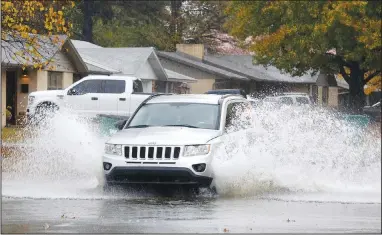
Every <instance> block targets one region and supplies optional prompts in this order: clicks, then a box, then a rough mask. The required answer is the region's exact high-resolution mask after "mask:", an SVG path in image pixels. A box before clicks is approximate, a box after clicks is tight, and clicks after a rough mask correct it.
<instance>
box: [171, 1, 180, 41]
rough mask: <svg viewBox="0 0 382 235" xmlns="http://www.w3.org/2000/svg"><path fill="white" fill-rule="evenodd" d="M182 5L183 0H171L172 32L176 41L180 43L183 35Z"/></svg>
mask: <svg viewBox="0 0 382 235" xmlns="http://www.w3.org/2000/svg"><path fill="white" fill-rule="evenodd" d="M181 7H182V0H171V23H170V33H171V36H172V37H173V38H174V43H175V44H176V43H178V42H179V41H180V37H181V28H180V23H179V20H180V19H179V16H180V8H181Z"/></svg>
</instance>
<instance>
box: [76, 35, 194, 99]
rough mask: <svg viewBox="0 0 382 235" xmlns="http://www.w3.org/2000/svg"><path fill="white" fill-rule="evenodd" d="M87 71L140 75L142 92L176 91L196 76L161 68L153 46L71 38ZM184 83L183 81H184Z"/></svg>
mask: <svg viewBox="0 0 382 235" xmlns="http://www.w3.org/2000/svg"><path fill="white" fill-rule="evenodd" d="M72 42H73V44H74V45H75V47H76V49H77V51H78V53H79V55H80V57H81V58H82V59H83V61H84V62H85V64H86V67H87V70H88V72H89V73H90V74H106V75H115V74H118V75H128V76H133V77H137V78H140V79H141V80H142V85H143V88H144V91H145V92H153V91H156V92H171V93H172V92H176V91H177V89H179V88H180V87H182V86H183V87H184V86H185V87H187V83H192V82H196V79H194V78H191V77H188V76H186V75H182V74H179V73H176V72H175V71H171V70H169V69H164V68H163V67H162V65H161V63H160V61H159V59H158V57H157V55H156V53H155V49H154V48H152V47H134V48H131V47H129V48H105V47H100V46H98V45H95V44H91V43H88V42H83V41H78V40H72ZM184 83H186V84H184Z"/></svg>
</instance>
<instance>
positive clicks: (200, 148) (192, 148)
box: [183, 144, 210, 157]
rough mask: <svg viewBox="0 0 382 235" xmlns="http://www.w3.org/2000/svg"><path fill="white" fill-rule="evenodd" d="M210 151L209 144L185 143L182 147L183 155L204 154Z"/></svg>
mask: <svg viewBox="0 0 382 235" xmlns="http://www.w3.org/2000/svg"><path fill="white" fill-rule="evenodd" d="M209 152H210V145H209V144H203V145H186V146H185V148H184V153H183V156H185V157H191V156H197V155H206V154H208V153H209Z"/></svg>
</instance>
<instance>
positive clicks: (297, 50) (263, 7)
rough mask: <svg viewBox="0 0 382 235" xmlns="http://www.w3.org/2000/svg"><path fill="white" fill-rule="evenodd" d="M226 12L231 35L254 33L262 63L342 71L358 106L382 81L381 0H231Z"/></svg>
mask: <svg viewBox="0 0 382 235" xmlns="http://www.w3.org/2000/svg"><path fill="white" fill-rule="evenodd" d="M226 14H227V16H228V20H227V22H226V25H225V26H226V28H227V29H228V30H229V31H230V33H231V34H232V35H234V36H237V37H239V38H241V39H243V40H244V39H245V38H247V37H248V36H251V37H252V38H253V41H252V47H251V50H252V51H253V52H254V54H255V56H254V60H255V62H257V63H258V64H263V65H265V66H267V65H273V66H276V67H277V68H279V69H281V70H283V71H285V72H288V73H290V74H292V75H301V74H303V73H306V72H308V71H309V72H312V71H313V72H318V71H325V72H328V73H334V74H340V75H341V77H342V78H343V79H345V80H346V82H347V83H348V84H349V91H350V97H351V99H352V100H351V101H350V103H352V104H351V105H353V106H354V105H355V106H358V107H361V106H362V105H363V103H362V102H363V100H364V95H365V92H367V93H369V92H371V90H372V89H374V88H377V85H378V84H380V75H381V64H382V61H381V57H382V56H381V52H382V45H381V44H382V40H381V31H382V22H381V14H382V4H381V2H380V1H232V2H230V4H229V6H228V7H227V8H226ZM366 84H367V85H368V86H369V85H370V86H369V88H368V89H367V90H365V91H364V90H363V87H364V85H366ZM355 101H359V102H358V103H357V102H355Z"/></svg>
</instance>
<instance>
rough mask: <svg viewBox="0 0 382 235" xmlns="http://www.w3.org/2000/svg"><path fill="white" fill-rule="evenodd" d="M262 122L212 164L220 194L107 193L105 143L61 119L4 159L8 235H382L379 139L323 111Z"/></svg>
mask: <svg viewBox="0 0 382 235" xmlns="http://www.w3.org/2000/svg"><path fill="white" fill-rule="evenodd" d="M256 115H257V116H256V120H258V121H257V122H256V123H255V127H256V128H254V129H253V130H252V129H251V130H248V131H245V132H243V133H236V134H233V135H231V136H230V138H227V139H226V140H224V144H223V145H222V149H221V151H222V152H220V153H219V154H217V155H216V157H215V158H214V161H213V162H212V166H213V167H214V171H215V174H216V181H217V185H218V189H219V190H218V191H219V192H220V193H219V197H211V196H208V195H204V194H202V195H200V196H197V197H184V196H179V195H175V196H171V197H164V196H162V195H156V194H150V193H149V194H141V193H138V194H124V193H122V194H115V195H105V194H104V193H103V192H102V190H100V189H99V188H100V186H102V182H101V181H102V180H101V179H102V177H103V169H102V152H103V146H104V143H105V141H106V139H107V138H106V137H103V136H102V137H100V135H99V133H98V129H97V127H94V128H93V127H92V125H90V124H89V125H88V124H86V123H82V122H79V121H77V120H76V119H71V118H70V117H68V116H62V117H57V119H55V122H54V123H52V125H51V126H50V128H45V129H44V128H42V129H41V130H39V131H38V135H37V136H36V137H35V138H32V139H28V140H27V141H25V144H28V145H30V146H33V149H24V150H20V151H18V152H17V154H15V156H11V157H8V158H4V159H3V162H2V164H3V165H2V233H53V232H56V233H67V232H70V233H171V232H179V233H190V232H195V233H202V232H204V233H224V232H231V233H238V232H248V233H255V232H295V233H298V232H373V233H380V232H381V138H380V135H374V134H373V133H367V132H365V131H364V132H359V131H358V129H354V128H352V127H351V126H349V125H348V124H347V123H346V122H344V121H342V120H338V119H337V118H335V117H332V116H331V115H329V114H325V113H323V112H322V111H320V110H318V111H314V112H309V113H304V112H303V113H301V112H300V111H298V110H297V111H296V110H281V111H277V112H276V111H267V110H263V111H262V112H257V113H256ZM62 123H65V125H62ZM224 152H227V153H226V154H225V153H224Z"/></svg>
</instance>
